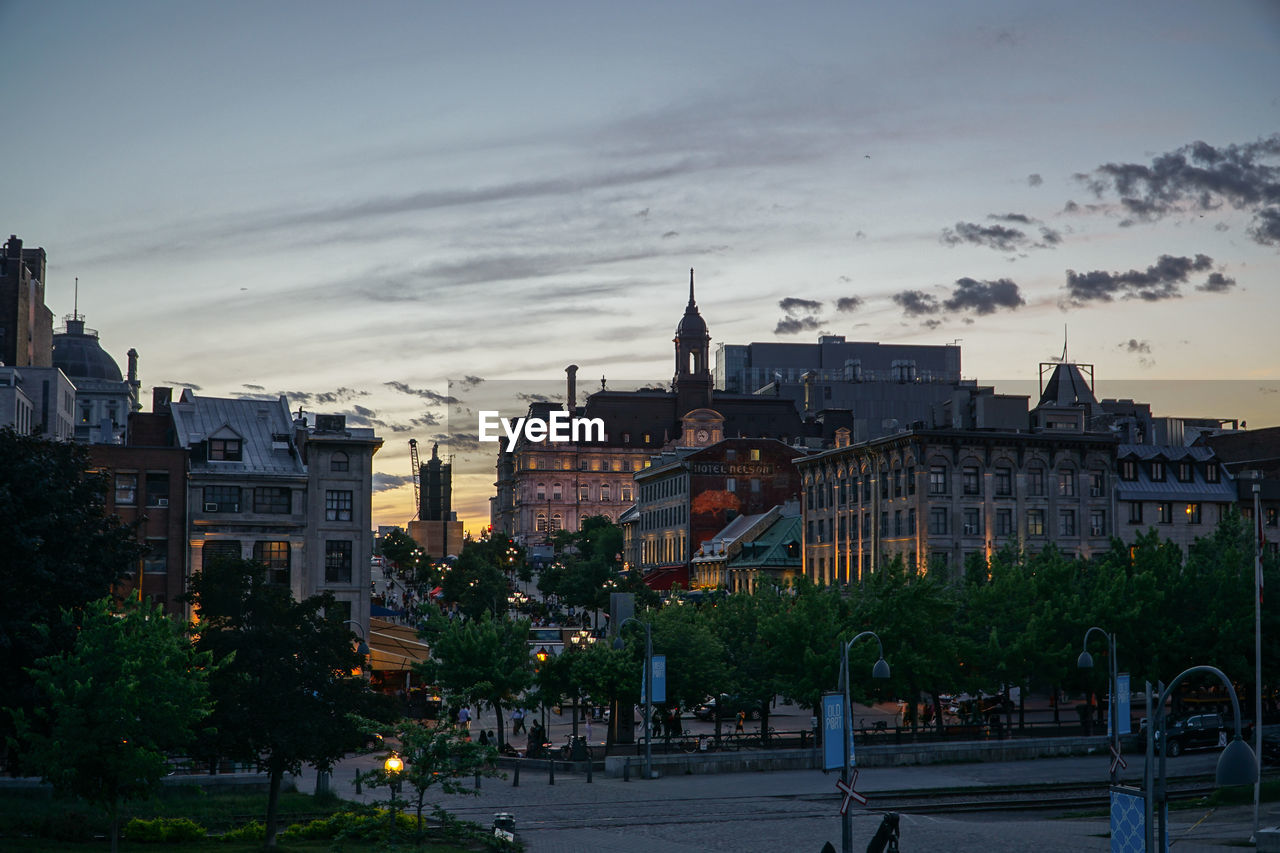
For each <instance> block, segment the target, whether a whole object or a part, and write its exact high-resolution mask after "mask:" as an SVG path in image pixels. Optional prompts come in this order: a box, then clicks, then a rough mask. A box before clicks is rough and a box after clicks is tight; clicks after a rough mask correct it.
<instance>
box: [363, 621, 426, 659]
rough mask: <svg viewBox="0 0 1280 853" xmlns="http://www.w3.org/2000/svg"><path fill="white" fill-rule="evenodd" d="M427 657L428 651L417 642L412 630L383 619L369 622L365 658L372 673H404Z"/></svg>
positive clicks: (423, 645) (424, 644) (414, 631)
mask: <svg viewBox="0 0 1280 853" xmlns="http://www.w3.org/2000/svg"><path fill="white" fill-rule="evenodd" d="M430 655H431V650H430V648H428V646H427V644H426V643H424V642H422V641H421V640H419V639H418V632H417V631H416V630H415V629H413V628H411V627H409V626H408V625H397V624H396V623H394V622H388V621H387V620H385V619H370V620H369V656H370V663H371V668H372V669H373V670H375V671H377V672H404V671H405V670H409V669H412V668H413V665H414V664H415V663H418V662H420V661H424V660H426V659H427V658H428V657H430Z"/></svg>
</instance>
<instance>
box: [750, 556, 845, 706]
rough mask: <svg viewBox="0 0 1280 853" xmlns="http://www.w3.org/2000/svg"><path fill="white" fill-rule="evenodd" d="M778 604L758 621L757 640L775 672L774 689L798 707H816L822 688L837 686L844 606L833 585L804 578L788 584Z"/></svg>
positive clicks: (827, 689) (843, 626) (830, 688)
mask: <svg viewBox="0 0 1280 853" xmlns="http://www.w3.org/2000/svg"><path fill="white" fill-rule="evenodd" d="M781 604H782V606H781V607H780V608H779V610H778V612H777V613H776V614H775V615H774V616H773V617H772V618H770V619H768V620H766V621H765V622H763V623H762V624H761V625H760V642H761V643H762V644H763V645H764V647H765V648H766V649H767V650H768V658H769V661H770V666H771V667H772V668H773V670H774V672H776V673H777V677H778V689H779V691H780V692H781V693H782V694H783V695H784V696H787V697H789V698H791V699H794V700H795V701H796V703H797V704H799V705H800V707H801V708H816V707H817V706H818V705H819V703H820V702H821V699H822V694H823V693H825V692H827V691H830V690H835V688H836V678H837V674H838V668H839V666H840V649H839V636H840V632H841V631H842V630H844V628H845V626H846V625H847V624H848V619H847V606H846V604H845V602H844V601H843V599H842V598H841V596H840V592H839V591H838V590H837V589H836V588H835V587H830V586H817V585H815V584H814V583H812V582H811V581H809V580H808V579H806V578H799V579H797V580H796V582H795V583H794V584H793V585H792V586H791V587H789V588H788V590H787V591H786V593H785V594H784V595H783V596H782V599H781Z"/></svg>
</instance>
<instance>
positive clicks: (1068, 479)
mask: <svg viewBox="0 0 1280 853" xmlns="http://www.w3.org/2000/svg"><path fill="white" fill-rule="evenodd" d="M1058 496H1059V497H1063V498H1074V497H1075V496H1076V472H1075V471H1073V470H1071V469H1070V468H1066V469H1063V470H1062V471H1059V472H1058Z"/></svg>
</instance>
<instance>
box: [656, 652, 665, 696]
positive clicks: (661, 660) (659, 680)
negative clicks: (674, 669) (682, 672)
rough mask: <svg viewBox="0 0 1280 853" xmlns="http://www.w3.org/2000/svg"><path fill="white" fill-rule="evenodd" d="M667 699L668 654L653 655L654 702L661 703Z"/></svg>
mask: <svg viewBox="0 0 1280 853" xmlns="http://www.w3.org/2000/svg"><path fill="white" fill-rule="evenodd" d="M666 701H667V656H666V655H654V656H653V703H654V704H655V705H661V704H662V703H663V702H666Z"/></svg>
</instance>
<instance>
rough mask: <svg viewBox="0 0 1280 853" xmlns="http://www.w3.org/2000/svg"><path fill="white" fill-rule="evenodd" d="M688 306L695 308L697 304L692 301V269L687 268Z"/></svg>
mask: <svg viewBox="0 0 1280 853" xmlns="http://www.w3.org/2000/svg"><path fill="white" fill-rule="evenodd" d="M689 306H690V307H691V308H697V307H698V303H696V302H694V301H693V267H689Z"/></svg>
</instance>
